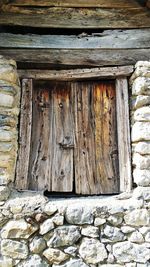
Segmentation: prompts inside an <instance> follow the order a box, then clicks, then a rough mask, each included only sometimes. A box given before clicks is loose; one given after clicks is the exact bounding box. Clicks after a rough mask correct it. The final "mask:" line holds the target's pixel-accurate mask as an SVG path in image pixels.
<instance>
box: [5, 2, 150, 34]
mask: <svg viewBox="0 0 150 267" xmlns="http://www.w3.org/2000/svg"><path fill="white" fill-rule="evenodd" d="M0 25H13V26H29V27H46V28H71V29H73V28H74V29H75V28H78V29H94V28H96V29H102V28H103V29H108V28H113V29H114V28H146V27H149V26H150V12H149V9H147V8H144V7H140V8H137V9H130V8H129V9H125V8H120V9H119V8H114V9H108V8H59V7H52V8H34V7H33V8H31V7H29V8H28V7H24V8H19V7H12V8H11V7H10V6H6V7H4V6H3V8H2V9H1V16H0Z"/></svg>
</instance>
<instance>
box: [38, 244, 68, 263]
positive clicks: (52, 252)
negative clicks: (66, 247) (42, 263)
mask: <svg viewBox="0 0 150 267" xmlns="http://www.w3.org/2000/svg"><path fill="white" fill-rule="evenodd" d="M43 255H44V257H45V258H46V259H47V260H48V262H49V263H50V264H59V263H61V262H63V261H65V260H67V259H68V258H69V255H67V254H65V253H64V252H62V251H61V250H59V249H54V248H48V249H46V250H45V251H44V252H43Z"/></svg>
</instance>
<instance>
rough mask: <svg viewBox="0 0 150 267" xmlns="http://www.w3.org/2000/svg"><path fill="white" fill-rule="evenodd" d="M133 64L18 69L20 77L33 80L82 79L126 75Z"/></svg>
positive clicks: (128, 74) (131, 69) (112, 77)
mask: <svg viewBox="0 0 150 267" xmlns="http://www.w3.org/2000/svg"><path fill="white" fill-rule="evenodd" d="M133 70H134V68H133V66H121V67H105V68H91V69H73V70H59V71H57V70H32V69H31V70H18V74H19V77H20V78H24V77H26V78H32V79H34V80H40V79H43V80H44V79H45V80H52V81H55V80H56V81H74V80H78V81H79V80H83V79H103V78H107V79H108V78H111V79H115V78H116V77H119V76H125V77H128V76H130V75H131V74H132V73H133Z"/></svg>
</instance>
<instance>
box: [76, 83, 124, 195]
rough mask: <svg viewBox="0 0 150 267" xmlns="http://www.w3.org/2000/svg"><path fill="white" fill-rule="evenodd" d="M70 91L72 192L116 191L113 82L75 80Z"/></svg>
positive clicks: (107, 192)
mask: <svg viewBox="0 0 150 267" xmlns="http://www.w3.org/2000/svg"><path fill="white" fill-rule="evenodd" d="M72 90H73V94H74V95H73V99H74V106H75V140H76V145H75V149H74V164H75V187H76V193H78V194H100V193H102V194H109V193H115V192H118V189H119V188H118V181H119V179H118V175H117V171H116V170H117V165H116V164H118V161H117V158H116V159H115V160H116V161H114V155H116V154H117V147H116V139H117V138H116V136H117V135H116V124H115V119H114V116H115V89H114V83H113V88H112V83H111V85H110V84H109V83H107V82H106V83H103V82H97V83H96V82H95V83H94V82H78V83H74V84H73V86H72Z"/></svg>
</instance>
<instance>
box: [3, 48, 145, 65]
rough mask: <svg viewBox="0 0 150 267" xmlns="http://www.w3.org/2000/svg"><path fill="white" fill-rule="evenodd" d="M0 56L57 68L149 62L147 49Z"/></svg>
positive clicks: (49, 51) (24, 52) (10, 52)
mask: <svg viewBox="0 0 150 267" xmlns="http://www.w3.org/2000/svg"><path fill="white" fill-rule="evenodd" d="M0 55H3V56H5V57H7V58H13V59H15V60H16V61H17V62H23V63H25V62H26V63H36V64H49V66H52V67H53V66H57V67H63V68H66V67H72V68H78V67H92V66H93V67H94V66H95V67H96V66H121V65H134V64H135V63H136V62H137V61H139V60H150V48H148V49H114V50H113V49H112V50H111V49H0Z"/></svg>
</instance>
